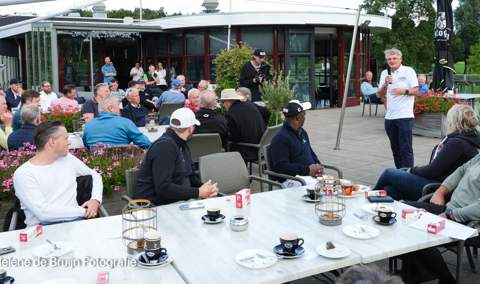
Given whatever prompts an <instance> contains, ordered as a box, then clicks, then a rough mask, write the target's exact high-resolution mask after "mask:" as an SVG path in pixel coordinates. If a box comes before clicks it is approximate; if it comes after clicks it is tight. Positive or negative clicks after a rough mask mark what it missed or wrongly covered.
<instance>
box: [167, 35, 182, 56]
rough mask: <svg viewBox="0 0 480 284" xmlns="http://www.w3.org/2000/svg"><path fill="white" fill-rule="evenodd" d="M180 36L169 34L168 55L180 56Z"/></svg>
mask: <svg viewBox="0 0 480 284" xmlns="http://www.w3.org/2000/svg"><path fill="white" fill-rule="evenodd" d="M182 52H183V49H182V34H170V55H182Z"/></svg>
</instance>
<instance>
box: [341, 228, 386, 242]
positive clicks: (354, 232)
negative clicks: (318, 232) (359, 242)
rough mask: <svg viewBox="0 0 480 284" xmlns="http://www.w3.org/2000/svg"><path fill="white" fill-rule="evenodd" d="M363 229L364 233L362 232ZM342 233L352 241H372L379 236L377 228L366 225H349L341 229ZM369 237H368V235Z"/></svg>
mask: <svg viewBox="0 0 480 284" xmlns="http://www.w3.org/2000/svg"><path fill="white" fill-rule="evenodd" d="M361 228H363V229H364V230H365V231H366V233H364V232H362V230H361ZM343 232H344V233H345V235H347V236H349V237H352V238H354V239H363V240H366V239H373V238H375V237H376V236H378V235H379V234H380V231H379V230H378V229H377V228H374V227H371V226H368V225H350V226H346V227H343ZM367 233H368V234H370V235H368V234H367Z"/></svg>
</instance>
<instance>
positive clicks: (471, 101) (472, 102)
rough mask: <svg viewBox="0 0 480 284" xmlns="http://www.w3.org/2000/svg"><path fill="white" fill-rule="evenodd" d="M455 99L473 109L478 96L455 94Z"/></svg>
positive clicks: (479, 95)
mask: <svg viewBox="0 0 480 284" xmlns="http://www.w3.org/2000/svg"><path fill="white" fill-rule="evenodd" d="M455 97H456V98H458V99H460V100H462V101H467V103H468V104H469V105H470V106H471V107H472V108H473V109H475V99H476V98H480V94H463V93H461V94H457V95H455Z"/></svg>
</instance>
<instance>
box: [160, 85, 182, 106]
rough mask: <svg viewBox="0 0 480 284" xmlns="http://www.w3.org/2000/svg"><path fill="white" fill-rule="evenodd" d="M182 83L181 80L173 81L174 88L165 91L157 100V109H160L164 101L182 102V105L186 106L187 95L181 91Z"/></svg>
mask: <svg viewBox="0 0 480 284" xmlns="http://www.w3.org/2000/svg"><path fill="white" fill-rule="evenodd" d="M181 85H182V83H181V82H180V80H178V79H175V80H173V81H172V85H171V86H172V88H171V89H170V90H168V91H166V92H163V94H162V96H161V97H160V99H158V101H157V105H156V107H157V109H160V107H161V106H162V104H163V103H182V107H184V106H185V96H184V95H183V94H182V93H181V92H180V86H181Z"/></svg>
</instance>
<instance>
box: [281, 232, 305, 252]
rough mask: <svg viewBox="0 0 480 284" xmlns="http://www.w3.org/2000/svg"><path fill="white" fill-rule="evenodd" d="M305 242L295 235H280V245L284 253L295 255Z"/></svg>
mask: <svg viewBox="0 0 480 284" xmlns="http://www.w3.org/2000/svg"><path fill="white" fill-rule="evenodd" d="M303 243H304V241H303V239H302V238H299V237H298V235H297V234H295V233H283V234H281V235H280V244H281V245H282V249H283V252H284V253H290V254H295V250H296V249H297V248H298V247H299V246H301V245H303Z"/></svg>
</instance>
